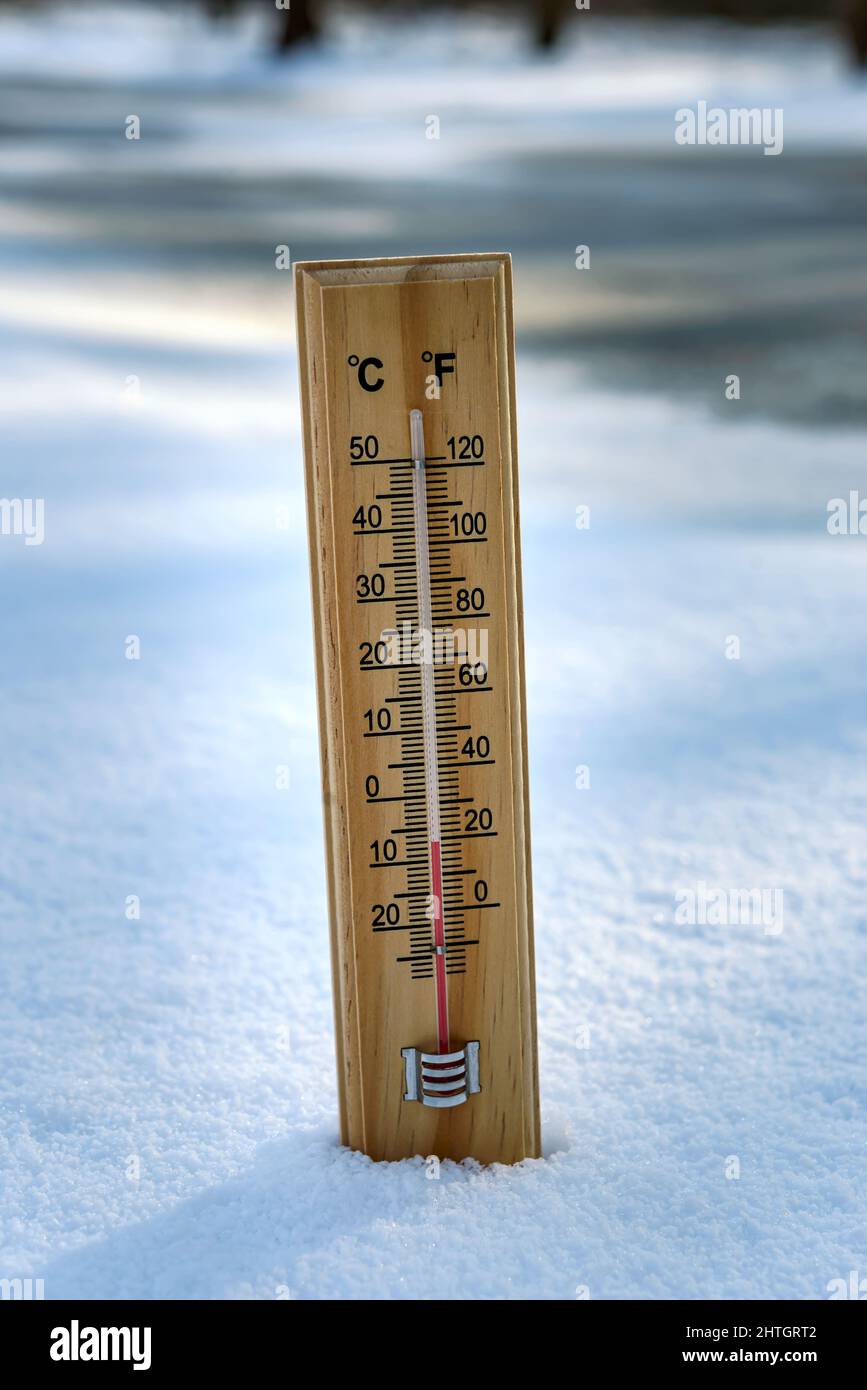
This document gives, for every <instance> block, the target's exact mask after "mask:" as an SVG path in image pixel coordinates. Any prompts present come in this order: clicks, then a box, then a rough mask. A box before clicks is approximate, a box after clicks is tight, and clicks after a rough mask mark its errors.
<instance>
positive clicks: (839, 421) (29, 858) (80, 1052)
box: [0, 0, 867, 1298]
mask: <svg viewBox="0 0 867 1390" xmlns="http://www.w3.org/2000/svg"><path fill="white" fill-rule="evenodd" d="M865 23H867V21H865V6H864V4H863V3H860V0H853V3H852V4H851V5H849V6H848V7H841V8H840V9H839V10H836V9H833V8H828V9H826V10H825V11H824V12H823V13H822V14H821V15H820V14H819V13H818V11H817V10H816V7H815V6H808V5H807V4H806V3H802V2H801V0H768V3H767V4H764V3H763V4H749V5H748V4H747V3H746V0H744V3H741V0H727V3H720V4H718V5H717V4H700V3H698V2H697V0H696V2H695V3H690V2H689V0H659V3H652V0H648V3H646V4H638V3H635V4H631V3H628V2H627V0H623V3H621V0H610V3H603V0H592V7H591V8H588V9H583V10H579V9H577V8H576V7H575V6H574V5H571V4H567V3H565V0H564V3H557V0H543V3H538V4H534V3H531V2H530V0H527V3H525V4H518V3H514V4H511V3H510V4H498V5H485V4H478V5H476V4H457V3H456V4H453V5H438V4H437V5H434V4H425V5H421V4H419V5H416V6H408V5H391V4H369V5H363V4H351V3H337V2H336V0H335V3H331V0H293V3H292V7H291V10H290V11H288V12H286V11H282V10H281V9H280V8H279V7H276V6H272V5H268V4H255V3H249V4H247V3H241V2H239V3H236V4H231V3H210V4H193V3H189V4H181V3H179V4H162V5H159V4H149V3H139V0H126V2H125V3H123V4H120V3H116V4H109V3H103V4H96V3H94V4H87V3H76V4H72V3H68V4H21V3H18V4H16V3H4V4H2V5H0V280H2V290H0V358H2V372H0V402H2V419H3V427H2V482H0V493H2V495H3V496H4V497H6V498H9V499H15V498H19V499H37V498H38V499H44V509H45V510H44V524H45V535H44V542H43V543H42V544H41V545H31V546H27V545H25V544H24V539H23V537H22V536H20V535H14V534H4V535H0V584H2V594H3V602H2V604H0V653H2V668H0V671H2V689H0V702H2V703H0V708H2V721H3V752H2V767H3V777H2V787H3V793H2V805H0V878H2V887H3V896H2V900H0V932H2V952H0V988H2V994H3V997H4V1000H5V1001H6V1002H5V1005H4V1011H3V1016H2V1020H0V1049H2V1054H3V1057H4V1067H3V1076H2V1079H0V1098H2V1101H3V1115H4V1121H3V1125H2V1126H0V1157H2V1173H3V1178H4V1193H5V1196H4V1198H3V1206H2V1208H0V1212H2V1217H0V1266H2V1267H0V1275H2V1276H6V1277H16V1276H17V1277H22V1276H27V1275H31V1276H33V1277H43V1278H45V1280H46V1295H47V1296H48V1297H55V1296H57V1297H59V1296H67V1297H71V1296H78V1295H83V1296H96V1295H100V1296H107V1297H123V1296H127V1295H132V1294H136V1295H140V1296H158V1295H161V1296H167V1297H193V1296H212V1297H251V1296H253V1297H275V1296H282V1295H277V1294H275V1292H274V1291H275V1289H276V1288H278V1287H288V1288H289V1289H290V1290H291V1291H292V1296H293V1297H299V1298H321V1297H327V1296H339V1297H358V1296H374V1297H423V1296H445V1297H457V1296H466V1297H498V1298H499V1297H505V1298H510V1297H542V1298H561V1297H565V1298H571V1297H574V1289H575V1287H576V1286H577V1285H589V1287H590V1288H591V1290H592V1296H593V1297H679V1296H690V1297H699V1298H701V1297H716V1296H724V1297H735V1296H738V1297H754V1296H767V1297H805V1298H811V1297H824V1296H826V1293H825V1289H826V1286H827V1283H828V1281H830V1280H832V1279H834V1278H835V1277H844V1278H845V1277H846V1275H847V1271H849V1270H850V1269H852V1268H861V1269H864V1268H865V1266H867V1254H865V1243H867V1231H865V1220H864V1216H865V1203H864V1153H865V1147H864V1146H865V1133H864V1118H863V1117H864V1102H865V1099H867V1096H865V1083H864V1075H863V1066H862V1065H861V1064H860V1059H861V1058H863V1056H864V1050H865V1042H867V1038H865V1022H864V1016H863V1009H862V1008H861V1007H860V1005H859V1001H858V990H857V987H856V986H857V982H858V980H859V978H860V975H861V972H863V968H864V963H865V962H864V956H865V931H867V924H865V916H864V908H863V903H864V887H865V881H867V854H865V845H864V835H863V824H864V816H865V810H867V777H865V762H864V755H865V750H867V738H865V716H864V689H865V676H867V659H865V617H867V588H865V555H867V540H865V539H864V538H863V537H862V536H857V535H855V536H851V537H842V536H832V535H829V533H828V527H827V522H828V504H829V502H830V501H831V500H832V499H834V498H838V497H839V498H844V499H848V498H849V494H850V491H851V490H857V489H861V490H862V491H863V490H865V489H867V471H865V443H867V398H865V391H864V362H865V338H867V270H865V257H864V246H865V231H864V228H865V221H867V177H865V176H867V81H865V78H864V76H863V75H862V68H861V64H862V63H863V61H864V59H865V49H867V39H865ZM699 101H706V102H707V103H708V105H709V106H712V105H719V106H722V107H726V108H728V107H733V106H737V107H753V106H757V107H760V108H764V107H771V108H774V109H777V108H780V109H781V110H782V112H783V120H784V127H783V129H784V149H783V152H782V153H781V154H780V155H778V156H775V157H768V156H766V155H765V154H764V153H763V151H762V149H761V148H760V147H756V146H752V147H711V146H681V145H678V144H677V143H675V139H674V130H675V112H676V111H677V110H678V109H680V108H682V107H692V108H695V107H696V105H697V103H698V102H699ZM433 118H435V120H434V119H433ZM432 133H435V138H431V136H432ZM579 247H587V248H589V264H587V257H586V256H579V255H578V254H577V249H578V248H579ZM286 248H288V250H287V249H286ZM478 250H507V251H510V252H511V253H512V256H513V258H514V270H515V286H516V319H517V331H518V414H519V428H520V469H521V489H522V493H521V495H522V525H523V534H524V575H525V586H526V609H527V612H526V627H527V641H528V649H527V661H528V682H529V714H530V745H531V747H530V752H531V784H532V794H533V831H534V864H535V870H534V871H535V887H536V900H537V955H538V970H539V1019H540V1040H541V1048H542V1088H543V1118H544V1123H545V1141H546V1154H547V1158H546V1160H545V1162H544V1163H542V1164H536V1165H533V1164H531V1165H528V1166H527V1167H526V1168H525V1169H522V1170H514V1171H510V1172H506V1171H502V1172H499V1173H487V1174H479V1173H476V1172H473V1171H472V1170H465V1169H463V1168H452V1167H449V1166H448V1165H446V1167H445V1168H444V1170H443V1175H442V1179H441V1181H440V1182H439V1183H426V1182H424V1181H423V1172H421V1171H420V1170H419V1168H418V1166H417V1165H414V1164H412V1163H410V1164H406V1165H403V1164H402V1165H381V1166H379V1167H376V1168H374V1167H373V1166H371V1165H369V1164H366V1163H365V1162H364V1161H363V1160H360V1159H358V1158H357V1156H355V1157H354V1156H352V1155H349V1154H346V1153H343V1152H341V1151H339V1150H338V1149H337V1148H336V1147H335V1145H336V1129H337V1120H336V1097H335V1089H334V1074H333V1073H334V1067H333V1052H332V1028H331V1003H330V975H329V966H328V956H327V927H326V921H325V895H324V868H323V861H322V846H321V829H320V820H321V817H320V787H319V768H318V757H317V745H316V735H315V725H316V714H315V696H314V684H313V679H314V678H313V659H312V647H311V645H310V620H309V591H308V579H307V550H306V535H305V521H304V509H303V472H302V458H301V450H300V424H299V403H298V388H297V377H296V362H295V347H294V327H293V312H294V311H293V304H292V286H291V279H292V277H291V272H290V270H289V269H288V265H289V262H290V260H291V261H295V260H300V259H305V258H311V259H323V258H330V257H349V258H357V257H365V256H389V255H404V254H422V253H440V252H465V251H478ZM576 259H579V260H581V259H583V261H584V263H585V267H586V268H581V269H579V268H578V267H577V266H576ZM732 374H735V375H737V376H738V377H739V380H740V394H739V398H737V399H730V398H727V395H726V380H727V378H729V377H730V376H731V375H732ZM578 508H589V509H590V511H589V517H590V525H589V528H585V529H578V528H577V527H576V517H577V515H578V513H577V512H576V509H578ZM582 515H586V513H582ZM856 529H857V528H856ZM299 632H300V633H302V634H303V635H304V636H305V638H306V641H307V647H306V650H307V653H308V655H307V657H306V658H305V659H304V660H301V661H298V662H297V664H293V663H290V660H289V651H290V637H291V636H296V635H297V634H298V633H299ZM733 637H734V638H736V639H737V641H736V645H735V646H733V645H732V643H731V640H730V639H732V638H733ZM133 638H137V639H138V642H137V644H136V643H135V642H132V643H131V641H130V639H133ZM303 649H304V648H303V647H302V650H303ZM294 650H296V651H297V650H298V648H297V646H296V647H294ZM735 651H736V652H737V655H735V656H732V653H733V652H735ZM579 769H586V770H587V771H586V774H581V775H579ZM588 778H589V787H588V786H585V785H584V783H585V782H586V780H587V779H588ZM701 882H705V883H708V884H710V885H720V886H723V887H724V888H726V889H729V888H732V889H745V888H751V887H757V888H764V889H771V890H780V891H781V892H783V894H784V900H785V928H784V930H783V931H782V932H781V933H780V934H779V935H775V936H770V935H767V934H764V933H763V932H762V930H761V928H757V927H755V926H742V925H735V926H731V927H719V926H717V927H713V926H708V925H704V926H701V925H696V924H693V925H692V926H684V925H682V924H678V923H677V922H676V921H675V894H676V893H677V892H678V890H680V889H683V888H694V887H695V886H696V885H697V884H699V883H701ZM586 1030H589V1034H588V1032H587V1031H586ZM588 1036H589V1037H590V1038H591V1039H592V1045H590V1046H589V1047H588V1046H587V1043H586V1038H587V1037H588ZM732 1155H735V1156H737V1157H738V1159H739V1163H740V1165H741V1171H742V1174H743V1178H742V1180H741V1181H734V1182H733V1181H727V1180H726V1178H725V1177H724V1165H725V1162H726V1160H727V1159H728V1158H729V1157H730V1156H732ZM469 1187H472V1200H473V1207H472V1213H473V1240H472V1242H471V1243H470V1245H469V1246H468V1245H467V1243H466V1239H467V1238H466V1221H467V1217H466V1201H467V1189H468V1188H469ZM432 1249H436V1250H437V1251H438V1254H437V1259H436V1262H435V1265H436V1271H437V1272H436V1273H435V1274H432V1273H431V1270H432V1262H431V1259H430V1252H431V1250H432ZM859 1261H860V1265H859ZM432 1281H434V1282H432Z"/></svg>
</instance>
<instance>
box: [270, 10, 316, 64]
mask: <svg viewBox="0 0 867 1390" xmlns="http://www.w3.org/2000/svg"><path fill="white" fill-rule="evenodd" d="M278 13H279V15H280V27H279V29H278V31H277V48H278V50H279V51H280V52H281V53H285V52H286V50H287V49H289V48H292V47H293V46H294V45H295V44H296V43H300V42H301V40H302V39H315V38H316V37H317V36H318V34H319V20H318V18H317V15H316V12H315V7H314V6H313V5H312V4H311V3H310V0H291V5H290V8H289V9H286V10H282V9H281V10H279V11H278Z"/></svg>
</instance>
